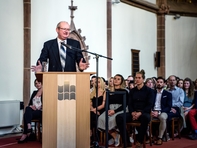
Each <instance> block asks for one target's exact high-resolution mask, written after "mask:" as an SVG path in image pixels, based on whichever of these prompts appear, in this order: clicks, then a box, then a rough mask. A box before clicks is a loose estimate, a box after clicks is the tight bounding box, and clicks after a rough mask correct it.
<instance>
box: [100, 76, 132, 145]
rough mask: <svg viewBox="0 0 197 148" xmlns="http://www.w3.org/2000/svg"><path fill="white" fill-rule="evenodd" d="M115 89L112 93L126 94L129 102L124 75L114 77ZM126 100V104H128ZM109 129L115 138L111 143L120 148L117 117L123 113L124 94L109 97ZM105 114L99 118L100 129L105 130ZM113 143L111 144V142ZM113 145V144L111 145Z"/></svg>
mask: <svg viewBox="0 0 197 148" xmlns="http://www.w3.org/2000/svg"><path fill="white" fill-rule="evenodd" d="M113 85H114V87H113V89H112V90H111V91H112V92H120V91H122V92H125V93H126V94H127V95H126V99H127V100H128V92H127V90H126V89H125V81H124V78H123V76H122V75H120V74H116V75H115V76H114V80H113ZM127 100H126V102H127ZM108 108H109V110H108V117H109V118H108V119H109V121H108V128H109V131H108V132H109V134H110V135H111V136H112V137H113V139H110V140H109V142H110V141H112V140H113V141H114V142H115V144H114V145H115V146H118V145H119V144H120V141H119V140H120V135H119V134H118V132H117V131H116V120H115V118H116V116H117V115H118V114H120V113H123V95H122V94H112V95H109V104H108ZM105 114H106V113H105V112H103V113H102V114H101V115H100V116H99V118H98V128H99V129H102V130H105ZM110 143H111V142H110ZM111 144H112V143H111Z"/></svg>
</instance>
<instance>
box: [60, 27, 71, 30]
mask: <svg viewBox="0 0 197 148" xmlns="http://www.w3.org/2000/svg"><path fill="white" fill-rule="evenodd" d="M59 29H62V30H64V31H70V28H60V27H59Z"/></svg>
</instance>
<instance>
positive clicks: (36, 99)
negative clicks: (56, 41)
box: [18, 79, 42, 144]
mask: <svg viewBox="0 0 197 148" xmlns="http://www.w3.org/2000/svg"><path fill="white" fill-rule="evenodd" d="M34 85H35V87H36V88H37V90H36V91H34V92H33V93H32V95H31V98H30V101H29V105H28V106H27V107H26V108H25V113H24V116H23V118H24V120H23V121H24V130H23V135H22V137H21V138H20V140H18V143H19V144H20V143H24V142H27V141H28V138H29V137H30V135H31V133H32V128H31V120H32V119H39V120H40V121H42V83H41V82H39V81H38V80H37V79H36V80H35V81H34ZM35 128H36V127H35Z"/></svg>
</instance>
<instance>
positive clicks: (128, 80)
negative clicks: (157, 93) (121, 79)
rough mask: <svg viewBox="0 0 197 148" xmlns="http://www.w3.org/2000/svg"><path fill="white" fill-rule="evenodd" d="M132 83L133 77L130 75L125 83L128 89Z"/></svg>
mask: <svg viewBox="0 0 197 148" xmlns="http://www.w3.org/2000/svg"><path fill="white" fill-rule="evenodd" d="M130 81H133V76H132V75H129V76H128V77H127V79H126V80H125V83H126V88H127V89H129V82H130Z"/></svg>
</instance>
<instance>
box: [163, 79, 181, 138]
mask: <svg viewBox="0 0 197 148" xmlns="http://www.w3.org/2000/svg"><path fill="white" fill-rule="evenodd" d="M168 80H169V89H168V91H169V92H171V93H172V108H171V110H170V112H169V113H168V119H167V131H168V132H169V133H170V136H171V124H170V123H171V120H172V118H173V117H181V108H182V106H183V102H184V92H183V89H181V88H179V87H177V86H176V83H177V80H176V76H174V75H171V76H170V77H169V78H168ZM182 117H183V118H184V115H182ZM167 140H168V139H167Z"/></svg>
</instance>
